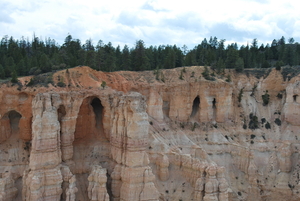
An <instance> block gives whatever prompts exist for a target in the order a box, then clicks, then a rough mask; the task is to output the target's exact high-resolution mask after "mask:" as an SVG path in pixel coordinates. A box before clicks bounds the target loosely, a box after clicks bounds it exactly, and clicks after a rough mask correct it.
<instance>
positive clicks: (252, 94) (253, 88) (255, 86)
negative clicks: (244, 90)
mask: <svg viewBox="0 0 300 201" xmlns="http://www.w3.org/2000/svg"><path fill="white" fill-rule="evenodd" d="M256 88H257V84H254V86H253V87H252V92H251V94H250V96H254V93H255V90H256Z"/></svg>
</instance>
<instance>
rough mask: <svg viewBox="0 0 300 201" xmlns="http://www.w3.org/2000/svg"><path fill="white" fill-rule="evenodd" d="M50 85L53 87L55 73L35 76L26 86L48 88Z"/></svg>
mask: <svg viewBox="0 0 300 201" xmlns="http://www.w3.org/2000/svg"><path fill="white" fill-rule="evenodd" d="M48 84H52V85H53V73H45V74H42V75H35V76H33V77H32V78H31V79H30V81H29V82H28V83H27V85H26V86H28V87H32V86H36V85H40V86H45V87H47V86H48Z"/></svg>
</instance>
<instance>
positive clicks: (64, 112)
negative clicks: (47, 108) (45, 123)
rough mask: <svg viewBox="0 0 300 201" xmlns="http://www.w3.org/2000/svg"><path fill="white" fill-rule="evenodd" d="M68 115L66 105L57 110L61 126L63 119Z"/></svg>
mask: <svg viewBox="0 0 300 201" xmlns="http://www.w3.org/2000/svg"><path fill="white" fill-rule="evenodd" d="M65 115H66V108H65V106H64V105H60V106H59V108H58V109H57V116H58V121H59V123H60V124H61V121H62V118H63V117H64V116H65Z"/></svg>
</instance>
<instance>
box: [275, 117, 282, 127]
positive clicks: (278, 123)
mask: <svg viewBox="0 0 300 201" xmlns="http://www.w3.org/2000/svg"><path fill="white" fill-rule="evenodd" d="M274 122H275V124H277V125H278V126H281V120H280V119H279V118H276V119H275V121H274Z"/></svg>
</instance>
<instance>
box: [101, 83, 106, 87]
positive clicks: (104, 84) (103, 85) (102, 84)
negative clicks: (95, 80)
mask: <svg viewBox="0 0 300 201" xmlns="http://www.w3.org/2000/svg"><path fill="white" fill-rule="evenodd" d="M105 86H106V82H105V81H102V83H101V87H102V89H104V88H105Z"/></svg>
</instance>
